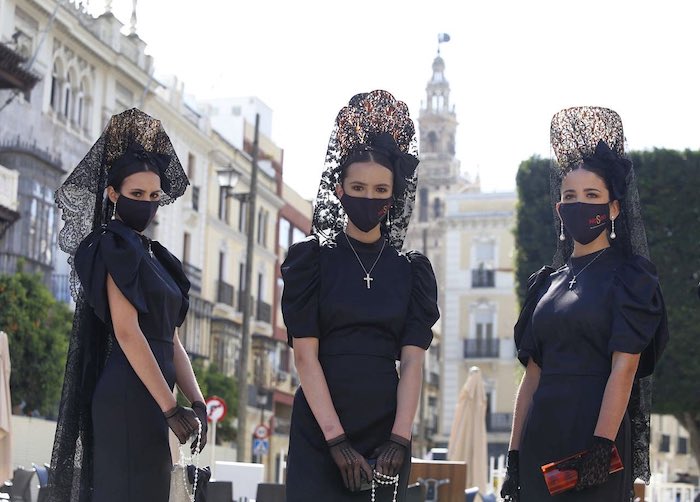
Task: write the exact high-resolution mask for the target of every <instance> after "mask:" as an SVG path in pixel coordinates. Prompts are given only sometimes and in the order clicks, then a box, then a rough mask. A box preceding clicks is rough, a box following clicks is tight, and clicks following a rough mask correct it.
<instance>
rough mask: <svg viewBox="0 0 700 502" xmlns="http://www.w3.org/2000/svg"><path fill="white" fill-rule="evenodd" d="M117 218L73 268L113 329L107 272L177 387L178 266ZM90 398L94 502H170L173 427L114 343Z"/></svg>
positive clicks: (181, 281)
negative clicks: (174, 348) (175, 342)
mask: <svg viewBox="0 0 700 502" xmlns="http://www.w3.org/2000/svg"><path fill="white" fill-rule="evenodd" d="M151 250H152V252H153V255H151V254H150V253H149V250H148V243H147V241H146V240H145V238H142V237H141V236H139V235H138V234H137V233H136V232H134V231H133V230H131V229H130V228H129V227H127V226H126V225H125V224H123V223H122V222H121V221H119V220H112V221H110V222H109V223H108V224H107V225H106V226H105V227H103V228H101V229H99V230H96V231H94V232H93V233H91V234H90V235H88V236H87V237H86V238H85V240H84V241H83V242H82V243H81V244H80V247H79V248H78V251H77V252H76V255H75V266H76V271H77V272H78V275H79V277H80V281H81V284H82V286H83V289H84V291H85V296H86V298H87V301H88V302H89V304H90V306H91V307H92V308H93V309H94V311H95V314H96V315H97V317H98V318H100V319H101V320H102V321H103V322H104V323H105V324H106V325H107V326H108V331H109V333H110V336H112V337H114V335H113V334H112V333H113V330H112V327H111V319H110V313H109V304H108V302H107V287H106V277H107V274H109V275H111V276H112V279H113V280H114V282H115V284H116V285H117V287H118V288H119V290H120V291H121V292H122V293H123V294H124V296H125V297H126V298H127V300H129V301H130V302H131V304H132V305H133V306H134V307H135V308H136V310H137V311H138V320H139V325H140V327H141V330H142V331H143V334H144V335H145V336H146V339H147V340H148V344H149V346H150V347H151V350H152V351H153V355H154V356H155V358H156V361H157V362H158V365H159V366H160V369H161V371H162V372H163V376H164V377H165V380H166V381H167V382H168V385H169V386H170V388H171V389H173V388H174V385H175V365H174V362H173V354H174V352H173V347H174V345H173V335H174V331H175V327H176V326H180V325H181V324H182V322H183V320H184V318H185V314H186V313H187V308H188V305H189V301H188V296H187V292H188V290H189V282H188V280H187V278H186V277H185V275H184V273H183V271H182V265H181V263H180V262H179V261H178V260H177V258H175V257H174V256H173V255H172V254H170V253H169V252H168V250H167V249H165V248H164V247H163V246H161V245H160V244H159V243H157V242H155V241H153V242H152V243H151ZM111 347H112V348H111V352H110V354H109V357H108V358H107V361H106V364H105V367H104V369H103V370H102V373H101V375H100V377H99V380H98V382H97V386H96V389H95V393H94V395H93V398H92V419H93V434H94V483H93V487H94V488H93V490H94V491H93V497H92V499H93V500H94V501H95V502H112V501H114V502H117V501H124V500H142V501H146V500H148V501H149V502H150V501H153V502H167V501H168V497H169V491H170V471H171V468H172V462H171V456H170V446H169V443H168V430H169V429H168V425H167V423H166V421H165V419H164V418H163V413H162V412H161V410H160V407H159V406H158V404H157V403H156V401H155V400H154V399H153V397H152V396H151V394H150V393H149V392H148V390H147V389H146V387H145V385H144V384H143V383H142V382H141V380H140V379H139V377H138V376H137V375H136V373H135V372H134V370H133V369H132V367H131V365H130V364H129V361H128V360H127V358H126V356H125V355H124V352H122V350H121V348H120V346H119V343H117V342H116V340H114V341H113V343H112V344H111Z"/></svg>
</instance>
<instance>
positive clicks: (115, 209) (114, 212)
mask: <svg viewBox="0 0 700 502" xmlns="http://www.w3.org/2000/svg"><path fill="white" fill-rule="evenodd" d="M112 219H113V220H116V219H117V203H116V202H115V203H114V204H113V205H112Z"/></svg>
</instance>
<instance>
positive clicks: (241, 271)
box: [238, 263, 246, 292]
mask: <svg viewBox="0 0 700 502" xmlns="http://www.w3.org/2000/svg"><path fill="white" fill-rule="evenodd" d="M245 290H246V288H245V263H241V264H240V265H239V266H238V291H241V292H243V291H245Z"/></svg>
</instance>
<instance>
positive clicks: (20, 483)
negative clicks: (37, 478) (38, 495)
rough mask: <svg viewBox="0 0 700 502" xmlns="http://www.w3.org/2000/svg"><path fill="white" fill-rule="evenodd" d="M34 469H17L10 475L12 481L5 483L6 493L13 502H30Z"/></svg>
mask: <svg viewBox="0 0 700 502" xmlns="http://www.w3.org/2000/svg"><path fill="white" fill-rule="evenodd" d="M34 473H35V471H34V469H25V468H24V467H18V468H17V469H15V471H14V472H13V473H12V481H10V482H7V481H6V482H5V486H6V487H7V490H6V493H8V494H9V495H10V500H11V501H14V502H32V494H31V482H32V478H33V477H34Z"/></svg>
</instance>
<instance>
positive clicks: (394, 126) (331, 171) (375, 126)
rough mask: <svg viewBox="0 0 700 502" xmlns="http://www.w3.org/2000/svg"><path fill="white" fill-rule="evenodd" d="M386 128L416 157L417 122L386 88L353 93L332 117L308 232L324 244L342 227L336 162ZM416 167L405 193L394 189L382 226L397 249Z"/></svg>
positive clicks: (403, 234) (413, 189)
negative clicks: (322, 169) (391, 203)
mask: <svg viewBox="0 0 700 502" xmlns="http://www.w3.org/2000/svg"><path fill="white" fill-rule="evenodd" d="M381 133H388V134H390V135H391V136H392V137H393V138H394V140H395V141H396V144H397V146H398V148H399V149H400V150H401V151H402V152H404V153H410V154H412V155H414V156H415V157H417V151H418V149H417V144H416V138H415V127H414V125H413V121H412V120H411V117H410V115H409V112H408V107H407V106H406V104H405V103H404V102H402V101H398V100H396V99H395V98H394V96H392V95H391V94H390V93H388V92H387V91H383V90H375V91H372V92H369V93H361V94H357V95H355V96H353V98H352V99H351V100H350V102H349V103H348V105H347V106H345V107H343V108H342V109H341V110H340V112H339V113H338V116H337V117H336V119H335V125H334V127H333V131H332V132H331V137H330V140H329V141H328V150H327V152H326V160H325V168H324V171H323V174H322V175H321V182H320V185H319V188H318V194H317V195H316V201H315V204H314V214H313V225H312V232H313V234H314V235H316V236H317V237H318V239H319V243H320V244H321V245H324V246H333V245H335V236H336V235H338V234H339V233H340V232H342V231H343V229H344V228H345V211H344V210H343V206H342V205H341V204H340V200H339V199H338V197H337V196H336V193H335V188H336V185H337V184H338V183H339V181H340V168H341V166H342V164H343V161H344V159H345V158H346V156H347V155H348V154H349V153H350V152H351V151H352V150H353V149H355V148H357V147H358V146H359V145H362V144H365V143H366V142H367V141H368V138H369V137H370V135H372V134H381ZM417 185H418V175H417V171H414V172H413V173H411V176H410V177H408V178H406V179H405V187H406V188H405V190H404V191H403V193H394V202H393V205H392V207H391V209H390V210H389V214H388V216H387V219H386V221H385V222H384V223H383V225H384V226H385V228H384V229H383V230H384V231H385V233H386V234H387V235H388V239H389V243H390V244H391V245H392V246H393V247H394V248H396V249H397V250H398V251H401V248H402V247H403V241H404V238H405V237H406V231H407V229H408V224H409V222H410V220H411V213H412V212H413V206H414V203H415V197H416V187H417Z"/></svg>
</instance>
